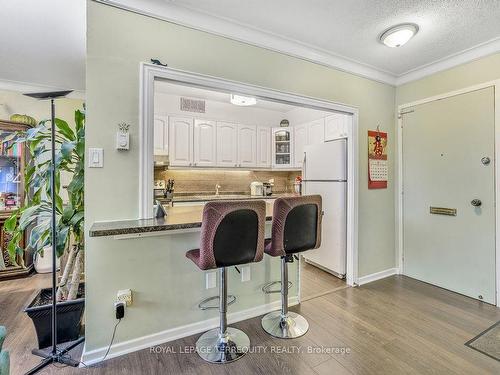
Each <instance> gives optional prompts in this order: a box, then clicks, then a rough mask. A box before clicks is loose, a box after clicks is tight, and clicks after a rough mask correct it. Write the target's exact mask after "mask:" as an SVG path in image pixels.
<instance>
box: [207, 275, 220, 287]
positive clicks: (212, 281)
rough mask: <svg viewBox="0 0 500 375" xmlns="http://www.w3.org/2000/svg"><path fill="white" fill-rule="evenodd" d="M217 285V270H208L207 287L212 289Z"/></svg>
mask: <svg viewBox="0 0 500 375" xmlns="http://www.w3.org/2000/svg"><path fill="white" fill-rule="evenodd" d="M216 286H217V272H207V273H206V274H205V289H212V288H215V287H216Z"/></svg>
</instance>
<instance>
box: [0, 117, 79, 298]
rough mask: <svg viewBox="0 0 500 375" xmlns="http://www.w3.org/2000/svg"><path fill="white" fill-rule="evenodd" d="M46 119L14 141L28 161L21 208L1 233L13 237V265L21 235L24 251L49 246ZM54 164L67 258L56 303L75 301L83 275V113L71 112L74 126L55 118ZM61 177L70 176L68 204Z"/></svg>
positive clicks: (62, 250) (60, 246)
mask: <svg viewBox="0 0 500 375" xmlns="http://www.w3.org/2000/svg"><path fill="white" fill-rule="evenodd" d="M50 122H51V121H50V120H45V121H41V122H40V123H39V124H38V126H36V127H34V128H30V129H28V130H27V131H24V132H18V133H16V134H15V135H13V136H12V139H14V140H15V141H16V142H17V143H25V144H26V146H27V147H26V148H27V150H28V152H29V155H30V158H29V162H28V165H27V167H26V169H25V192H24V193H25V196H26V199H25V200H24V202H25V203H24V206H22V207H20V208H19V209H18V210H16V211H15V212H13V213H12V215H11V216H10V217H9V218H8V219H7V220H6V222H5V226H4V228H5V230H6V231H7V232H9V233H10V234H11V236H12V237H11V240H10V242H9V244H8V251H9V255H10V258H11V260H12V262H17V260H21V264H20V265H21V266H23V267H24V266H25V265H24V263H23V261H22V259H23V256H22V255H23V252H24V249H23V248H22V246H21V241H22V238H23V233H24V232H25V231H28V232H29V236H28V240H27V243H26V244H25V247H26V248H29V249H32V250H33V251H34V252H35V253H36V252H41V251H43V249H44V248H45V247H46V246H48V245H50V242H51V198H50V197H51V182H50V181H51V160H50V152H51V149H50V137H51V135H50V127H49V126H50ZM54 125H55V130H56V139H55V141H56V165H55V174H56V175H55V177H56V184H55V193H56V218H57V243H56V246H55V251H56V254H57V256H58V257H61V256H62V255H63V254H66V255H67V257H65V258H66V259H67V260H66V264H65V266H64V272H63V275H62V277H61V280H60V283H59V287H58V290H57V298H58V300H71V299H74V298H76V295H77V292H78V285H79V282H80V276H81V273H82V271H83V251H84V222H83V218H84V189H83V188H84V169H85V163H84V156H85V113H84V112H83V111H80V110H77V111H75V127H74V129H72V128H71V127H70V126H69V125H68V123H67V122H66V121H64V120H61V119H57V118H56V119H55V122H54ZM61 173H69V174H70V175H71V182H70V183H69V185H68V187H67V192H68V201H67V202H64V203H63V198H62V196H61Z"/></svg>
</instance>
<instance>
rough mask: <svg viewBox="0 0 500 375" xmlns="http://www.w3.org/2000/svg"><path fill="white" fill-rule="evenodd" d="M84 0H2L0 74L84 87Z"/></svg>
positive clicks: (13, 78) (12, 78)
mask: <svg viewBox="0 0 500 375" xmlns="http://www.w3.org/2000/svg"><path fill="white" fill-rule="evenodd" d="M85 4H86V3H85V0H22V1H21V0H0V56H1V58H0V80H8V81H17V82H24V83H29V84H39V85H44V86H51V87H57V88H69V89H77V90H84V89H85V29H86V25H85V13H86V12H85Z"/></svg>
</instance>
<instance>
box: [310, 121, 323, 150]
mask: <svg viewBox="0 0 500 375" xmlns="http://www.w3.org/2000/svg"><path fill="white" fill-rule="evenodd" d="M307 133H308V137H307V138H308V144H309V145H315V144H319V143H323V142H324V141H325V119H322V118H321V119H318V120H314V121H311V122H310V123H308V124H307Z"/></svg>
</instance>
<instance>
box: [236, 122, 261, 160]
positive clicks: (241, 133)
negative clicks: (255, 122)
mask: <svg viewBox="0 0 500 375" xmlns="http://www.w3.org/2000/svg"><path fill="white" fill-rule="evenodd" d="M255 166H257V127H256V126H251V125H239V126H238V167H255Z"/></svg>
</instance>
